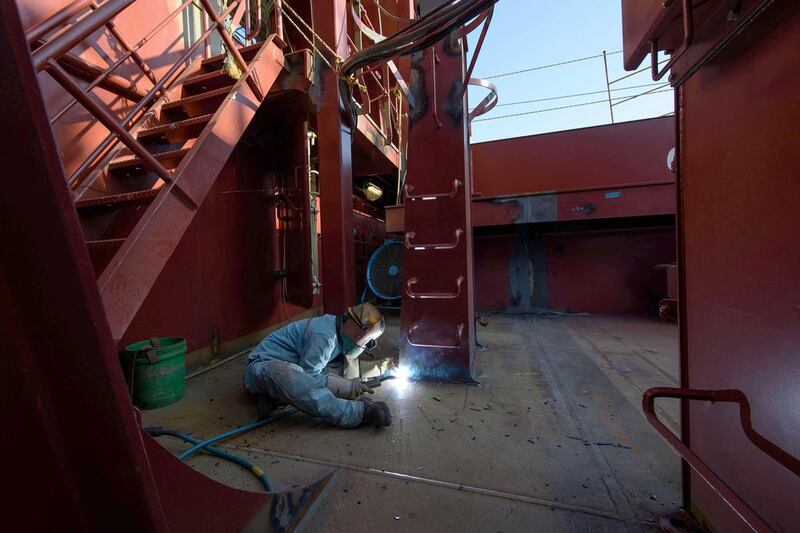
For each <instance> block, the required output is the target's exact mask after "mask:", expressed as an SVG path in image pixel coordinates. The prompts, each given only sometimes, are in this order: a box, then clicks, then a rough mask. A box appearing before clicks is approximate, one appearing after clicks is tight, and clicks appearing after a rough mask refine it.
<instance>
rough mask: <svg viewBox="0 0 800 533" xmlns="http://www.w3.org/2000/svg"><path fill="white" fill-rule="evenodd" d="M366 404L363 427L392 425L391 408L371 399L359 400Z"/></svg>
mask: <svg viewBox="0 0 800 533" xmlns="http://www.w3.org/2000/svg"><path fill="white" fill-rule="evenodd" d="M358 401H359V402H362V403H363V404H364V416H362V417H361V425H362V426H366V425H368V424H372V425H373V426H375V427H376V428H382V427H386V426H391V425H392V413H391V412H390V411H389V406H388V405H386V404H385V403H384V402H373V401H372V400H370V399H369V398H361V399H360V400H358Z"/></svg>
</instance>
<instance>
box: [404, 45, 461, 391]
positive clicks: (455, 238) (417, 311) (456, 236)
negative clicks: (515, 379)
mask: <svg viewBox="0 0 800 533" xmlns="http://www.w3.org/2000/svg"><path fill="white" fill-rule="evenodd" d="M465 67H466V57H465V53H464V50H463V49H462V46H461V40H460V39H459V38H458V36H457V35H456V34H453V36H452V37H450V38H448V39H445V40H444V41H442V42H440V43H438V44H436V45H435V46H433V47H431V48H429V49H427V50H425V51H424V52H423V53H419V54H415V55H414V56H413V57H412V62H411V68H412V70H413V71H414V72H413V73H412V75H411V77H410V79H412V80H417V81H416V83H414V84H413V86H412V89H411V90H412V92H413V93H414V94H413V102H414V105H413V107H412V108H411V111H410V117H411V123H410V128H409V138H408V139H409V140H408V152H409V159H408V175H407V178H406V185H405V187H404V188H403V191H402V192H403V197H404V202H405V230H406V238H405V246H406V249H405V255H404V259H403V274H404V277H405V280H404V282H405V293H404V295H403V311H402V329H401V344H400V361H401V364H403V365H405V366H407V367H408V368H409V371H410V373H411V374H412V376H413V377H415V378H418V379H430V380H437V381H457V382H471V381H474V380H473V372H472V366H473V353H474V345H475V333H474V316H475V309H474V301H473V272H472V271H473V264H472V260H473V257H472V227H471V220H470V201H471V193H472V191H471V182H472V180H471V179H470V164H469V145H468V142H469V139H468V134H467V116H468V111H467V103H466V97H465V92H464V91H463V83H464V78H465Z"/></svg>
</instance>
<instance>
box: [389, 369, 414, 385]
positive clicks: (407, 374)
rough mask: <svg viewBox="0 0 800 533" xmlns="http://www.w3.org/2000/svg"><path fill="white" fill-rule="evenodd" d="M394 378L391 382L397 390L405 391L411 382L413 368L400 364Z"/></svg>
mask: <svg viewBox="0 0 800 533" xmlns="http://www.w3.org/2000/svg"><path fill="white" fill-rule="evenodd" d="M394 378H395V379H393V380H392V381H391V383H392V384H393V385H394V387H395V388H396V389H397V390H400V391H404V390H406V389H407V388H408V385H409V383H411V369H410V368H408V367H407V366H405V365H400V366H399V367H397V369H396V370H395V371H394Z"/></svg>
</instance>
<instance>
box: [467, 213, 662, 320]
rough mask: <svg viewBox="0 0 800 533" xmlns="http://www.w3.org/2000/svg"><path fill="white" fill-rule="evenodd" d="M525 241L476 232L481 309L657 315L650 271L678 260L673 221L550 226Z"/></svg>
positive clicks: (512, 235)
mask: <svg viewBox="0 0 800 533" xmlns="http://www.w3.org/2000/svg"><path fill="white" fill-rule="evenodd" d="M525 239H526V237H525V236H521V235H519V234H518V233H513V234H510V235H508V234H506V235H499V236H497V235H483V236H477V237H476V239H475V286H476V305H477V308H478V310H480V311H510V312H525V311H530V310H533V309H535V308H549V309H552V310H561V311H569V312H589V313H624V314H655V312H656V308H657V305H656V304H657V302H655V301H653V300H652V299H651V296H650V286H651V281H652V269H653V267H654V266H655V265H657V264H659V263H668V262H671V261H674V260H675V230H674V228H672V227H656V228H632V229H624V230H599V231H582V232H558V233H556V232H548V233H544V234H542V235H540V236H537V235H532V236H530V237H527V239H528V241H529V244H528V246H527V249H526V248H525V247H524V245H523V241H524V240H525ZM536 241H539V242H540V245H538V246H537V245H536ZM520 270H521V271H520ZM526 282H527V283H530V284H531V286H530V287H529V288H527V290H526V288H525V287H520V285H521V284H523V283H526ZM526 297H528V298H529V300H528V301H521V300H524V299H525V298H526Z"/></svg>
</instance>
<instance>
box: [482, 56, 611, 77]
mask: <svg viewBox="0 0 800 533" xmlns="http://www.w3.org/2000/svg"><path fill="white" fill-rule="evenodd" d="M621 53H622V50H617V51H615V52H608V53H607V54H605V55H607V56H611V55H614V54H621ZM599 57H603V54H596V55H593V56H586V57H579V58H577V59H569V60H567V61H560V62H558V63H550V64H549V65H539V66H538V67H531V68H526V69H523V70H515V71H513V72H504V73H502V74H495V75H494V76H484V77H483V79H485V80H493V79H497V78H504V77H506V76H515V75H517V74H524V73H526V72H533V71H535V70H544V69H547V68H553V67H560V66H562V65H569V64H571V63H579V62H581V61H588V60H590V59H597V58H599Z"/></svg>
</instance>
